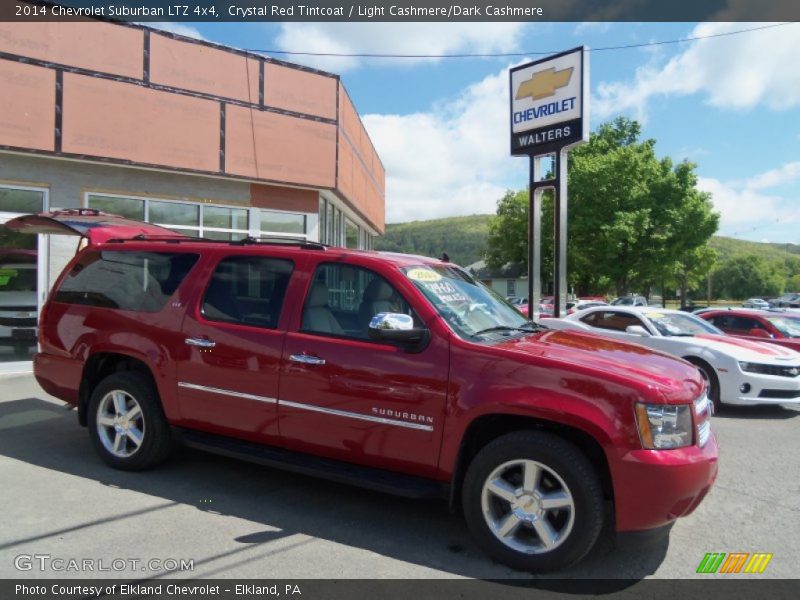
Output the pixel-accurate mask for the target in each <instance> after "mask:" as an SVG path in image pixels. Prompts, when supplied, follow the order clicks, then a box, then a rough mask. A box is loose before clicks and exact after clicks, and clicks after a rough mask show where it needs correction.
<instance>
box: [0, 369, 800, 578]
mask: <svg viewBox="0 0 800 600" xmlns="http://www.w3.org/2000/svg"><path fill="white" fill-rule="evenodd" d="M62 406H63V405H62V404H61V403H60V402H58V401H56V400H54V399H52V398H49V397H48V396H47V395H45V394H44V393H43V392H42V391H41V390H40V389H39V388H38V386H37V385H36V383H35V381H34V380H33V378H32V377H31V376H30V375H16V376H3V377H0V481H2V482H3V484H2V485H1V486H0V510H2V515H3V527H2V532H1V533H0V578H28V577H30V578H37V577H42V576H44V577H86V576H90V577H143V576H144V577H148V578H149V577H155V578H158V577H162V576H166V575H169V576H170V577H176V576H177V577H180V576H186V577H193V578H198V577H226V578H227V577H231V578H233V577H236V578H239V577H242V578H249V577H259V578H265V577H268V578H282V579H292V578H340V579H341V578H454V577H455V578H462V577H465V578H482V579H503V578H530V575H527V574H524V573H519V572H515V571H513V570H510V569H508V568H506V567H504V566H501V565H498V564H496V563H494V562H493V561H491V560H490V559H488V558H487V557H486V556H485V555H484V554H483V553H482V552H481V551H480V550H479V549H478V548H477V547H476V546H475V545H474V544H473V542H472V541H471V539H470V536H469V534H468V532H467V529H466V526H465V525H464V523H463V521H462V520H461V518H460V517H459V516H456V515H452V514H450V513H449V512H448V509H447V507H446V505H445V504H443V503H438V502H432V501H431V502H422V501H408V500H404V499H401V498H395V497H392V496H386V495H382V494H378V493H372V492H368V491H364V490H360V489H356V488H351V487H347V486H343V485H336V484H331V483H327V482H324V481H320V480H314V479H308V478H306V477H303V476H300V475H295V474H290V473H285V472H280V471H275V470H271V469H267V468H264V467H260V466H256V465H251V464H247V463H243V462H239V461H235V460H231V459H226V458H221V457H216V456H211V455H207V454H202V453H198V452H193V451H189V450H180V451H179V452H177V454H176V455H175V456H174V457H173V458H172V459H171V460H170V461H169V462H168V463H166V464H165V465H163V466H162V467H160V468H158V469H156V470H153V471H149V472H144V473H125V472H120V471H114V470H112V469H109V468H108V467H106V466H105V465H104V464H103V463H102V462H101V461H100V459H99V458H98V457H97V456H96V454H95V453H94V451H93V449H92V447H91V445H90V441H89V437H88V435H87V433H86V430H85V429H84V428H82V427H80V426H79V425H78V423H77V416H76V413H75V412H72V411H67V410H64V408H62ZM714 427H715V430H716V433H717V436H718V439H719V440H720V444H721V446H722V449H721V452H722V454H721V463H720V475H719V478H718V480H717V484H716V485H715V487H714V488H713V489H712V491H711V492H710V494H709V496H708V497H707V498H706V500H705V502H704V503H703V504H702V505H701V506H700V507H699V508H698V510H697V511H696V512H695V513H694V514H693V515H691V516H690V517H688V518H685V519H682V520H680V521H679V522H678V523H677V524H676V525H675V527H674V528H673V529H672V532H671V535H670V537H669V538H668V539H666V540H662V541H660V542H657V543H655V544H652V545H649V546H641V545H632V546H627V547H622V548H618V547H615V546H613V545H612V544H609V543H601V544H600V545H599V546H598V547H596V548H595V550H594V551H593V553H592V554H591V555H590V556H589V558H588V559H587V560H585V561H584V562H583V563H581V564H580V565H578V566H577V567H575V568H573V569H571V570H569V571H566V572H562V573H559V574H558V576H559V577H576V578H624V579H641V578H650V577H652V578H691V577H705V578H707V577H710V576H709V575H696V574H695V570H696V568H697V566H698V564H699V563H700V561H701V560H702V558H703V556H704V555H705V553H706V552H726V553H729V552H769V553H773V554H774V557H773V559H772V561H771V563H770V564H769V566H768V568H767V569H766V571H765V572H764V573H763V575H760V576H759V577H772V578H795V577H797V570H796V565H797V562H798V557H800V477H798V474H800V409H798V408H794V407H793V408H781V407H757V408H745V409H734V408H730V409H727V410H724V411H723V412H722V413H720V414H718V415H716V416H715V418H714ZM20 555H23V556H33V555H50V556H51V557H52V558H64V559H69V558H77V559H87V558H88V559H96V560H99V559H105V561H106V563H105V565H106V567H108V564H109V562H108V561H111V560H112V559H113V558H121V559H135V560H139V561H150V560H152V559H155V560H157V561H167V560H168V559H175V560H176V561H180V560H181V559H190V560H193V561H194V569H193V570H192V571H185V572H171V573H167V571H165V570H164V569H163V568H160V569H159V568H158V565H155V566H153V565H150V566H149V567H148V568H149V569H150V570H148V571H147V572H146V573H142V572H141V571H142V568H143V567H142V566H141V563H138V564H137V565H136V567H135V568H133V567H130V563H127V564H126V566H125V568H124V569H123V570H121V571H114V570H111V571H105V572H96V573H81V572H69V571H66V572H64V571H59V572H54V571H51V570H46V571H45V572H41V571H40V570H39V569H38V566H37V564H36V563H35V560H34V564H33V567H32V568H31V570H23V571H20V570H18V569H17V567H16V566H15V562H17V563H18V562H19V560H18V559H17V557H19V556H20ZM15 559H17V560H15ZM24 564H25V563H24V561H23V566H24ZM118 564H119V563H118ZM167 564H169V565H172V563H167Z"/></svg>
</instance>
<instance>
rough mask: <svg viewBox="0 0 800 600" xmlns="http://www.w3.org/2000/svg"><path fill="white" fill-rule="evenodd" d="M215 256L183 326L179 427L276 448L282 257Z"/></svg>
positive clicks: (284, 279)
mask: <svg viewBox="0 0 800 600" xmlns="http://www.w3.org/2000/svg"><path fill="white" fill-rule="evenodd" d="M245 252H246V251H243V253H242V254H231V253H219V255H218V256H217V257H215V258H212V259H211V260H209V264H208V265H207V268H206V270H205V272H204V274H203V283H202V284H201V287H200V288H199V289H198V290H196V292H195V295H194V300H193V303H194V304H193V305H191V306H189V307H187V308H188V310H187V312H186V317H185V319H184V322H183V338H184V339H183V347H182V350H181V351H180V352H179V353H178V360H177V382H178V383H177V387H178V389H177V395H178V403H179V406H180V413H181V419H182V421H183V424H184V425H186V426H189V427H194V428H198V429H202V430H205V431H210V432H212V433H217V434H221V435H231V436H236V437H241V438H244V439H248V440H250V441H255V442H262V443H271V444H277V443H278V441H279V436H278V425H277V398H278V376H279V367H280V360H281V352H282V348H283V343H284V338H285V331H284V329H283V328H282V327H281V318H282V315H283V312H284V310H283V308H284V299H285V297H286V292H287V289H288V287H289V284H290V282H291V278H292V273H293V272H294V270H295V267H296V265H295V260H293V259H292V258H289V257H288V256H286V255H284V256H280V255H279V256H263V255H260V256H259V255H256V254H252V253H251V254H247V253H245Z"/></svg>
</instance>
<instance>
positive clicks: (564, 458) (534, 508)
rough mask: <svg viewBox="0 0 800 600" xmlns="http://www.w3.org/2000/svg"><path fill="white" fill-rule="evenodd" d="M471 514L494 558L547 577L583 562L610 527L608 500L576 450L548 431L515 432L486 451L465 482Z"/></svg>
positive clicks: (474, 529)
mask: <svg viewBox="0 0 800 600" xmlns="http://www.w3.org/2000/svg"><path fill="white" fill-rule="evenodd" d="M462 493H463V506H464V515H465V517H466V520H467V525H468V526H469V529H470V531H471V532H472V535H473V536H474V537H475V539H476V541H477V542H478V544H479V545H480V546H481V547H482V548H483V549H484V551H485V552H487V553H488V554H489V555H490V556H492V557H494V558H495V559H496V560H498V561H499V562H501V563H503V564H506V565H508V566H510V567H512V568H514V569H518V570H521V571H529V572H533V573H541V572H545V571H554V570H558V569H563V568H566V567H569V566H570V565H573V564H575V563H577V562H578V561H579V560H581V559H582V558H583V557H584V556H586V554H587V553H588V552H589V551H590V550H591V549H592V547H593V546H594V544H595V542H596V541H597V538H598V536H599V535H600V530H601V528H602V525H603V493H602V487H601V485H600V480H599V478H598V476H597V473H596V472H595V470H594V468H593V467H592V465H591V463H590V462H589V461H588V460H587V458H586V457H585V456H584V455H583V453H582V452H581V451H580V450H578V448H576V447H575V446H574V445H572V444H570V443H569V442H567V441H565V440H564V439H562V438H560V437H558V436H556V435H553V434H550V433H545V432H537V431H516V432H512V433H508V434H506V435H503V436H501V437H499V438H497V439H496V440H494V441H492V442H491V443H489V444H488V445H487V446H485V447H484V448H483V449H482V450H480V452H478V454H477V455H476V456H475V458H474V459H473V460H472V462H471V463H470V465H469V468H468V469H467V474H466V476H465V478H464V486H463V489H462Z"/></svg>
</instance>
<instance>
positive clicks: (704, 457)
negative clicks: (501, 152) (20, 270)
mask: <svg viewBox="0 0 800 600" xmlns="http://www.w3.org/2000/svg"><path fill="white" fill-rule="evenodd" d="M8 226H9V227H12V228H15V229H17V230H18V231H29V232H37V233H59V232H60V233H65V232H70V233H74V234H79V235H83V236H84V237H85V238H87V240H88V245H87V246H86V247H85V248H84V249H83V250H82V251H80V252H79V253H78V254H77V255H76V256H75V258H74V259H73V260H72V262H71V263H70V264H69V265H68V266H67V267H66V268H65V270H64V272H63V273H62V274H61V276H60V278H59V279H58V281H57V283H56V284H55V286H54V288H53V290H52V292H51V294H50V298H49V300H48V302H47V303H46V305H45V306H44V309H43V311H42V316H41V320H40V328H39V331H40V333H39V343H40V346H41V351H40V352H39V353H38V354H37V355H36V357H35V362H34V367H35V374H36V378H37V380H38V381H39V383H40V384H41V386H42V387H43V388H44V389H45V390H46V391H47V392H48V393H50V394H52V395H54V396H56V397H58V398H60V399H62V400H64V401H65V402H67V403H69V404H72V405H76V406H77V408H78V417H79V421H80V423H81V424H83V425H88V429H89V433H90V435H91V439H92V442H93V443H94V446H95V447H96V449H97V451H98V453H99V454H100V456H101V457H102V458H103V459H104V460H105V461H106V462H107V463H109V464H110V465H111V466H113V467H116V468H120V469H129V470H138V469H144V468H147V467H151V466H153V465H155V464H157V463H158V462H160V461H162V460H164V459H165V458H166V457H167V455H168V454H169V451H170V448H171V446H172V444H173V441H174V440H176V439H180V440H182V441H183V442H184V443H186V444H188V445H190V446H193V447H198V448H203V449H206V450H210V451H214V452H219V453H223V454H226V455H229V456H240V457H243V458H247V459H250V460H256V461H259V462H263V463H267V464H269V465H274V466H282V467H285V468H289V469H294V470H299V471H302V472H304V473H315V474H318V475H319V476H321V477H327V478H332V479H336V480H339V481H348V482H354V483H357V484H359V485H363V486H366V487H370V488H373V489H378V490H383V491H389V492H395V493H400V494H404V495H407V496H428V495H445V496H446V497H449V499H450V502H451V504H452V506H454V507H460V508H461V509H462V510H463V512H464V515H465V516H466V521H467V524H468V526H469V528H470V530H471V531H472V533H473V535H474V537H475V538H476V539H477V541H478V542H479V543H480V545H481V546H482V547H483V548H484V549H485V550H486V551H487V552H488V553H489V554H491V555H492V556H494V557H495V558H497V559H498V560H500V561H502V562H504V563H506V564H508V565H511V566H512V567H515V568H518V569H525V570H530V571H544V570H552V569H558V568H562V567H565V566H567V565H570V564H573V563H575V562H576V561H578V560H580V559H581V558H582V557H583V556H585V555H586V553H587V552H588V551H589V550H590V549H591V548H592V546H593V545H594V543H595V541H596V540H597V538H598V535H599V534H600V530H601V526H602V524H603V521H604V519H609V518H610V519H613V522H614V527H615V528H616V530H617V531H618V532H635V531H644V530H655V529H657V528H661V527H664V526H666V525H668V524H670V523H671V522H672V521H673V520H674V519H676V518H678V517H680V516H682V515H687V514H689V513H690V512H692V510H694V508H695V507H696V506H697V505H698V504H699V503H700V501H701V500H702V499H703V497H704V496H705V494H706V492H707V491H708V489H709V487H710V486H711V484H712V482H713V481H714V478H715V476H716V473H717V444H716V441H715V438H714V435H713V434H712V433H711V430H710V422H709V413H710V408H709V402H708V399H707V397H706V392H705V388H704V384H703V380H702V379H701V377H700V375H699V373H698V371H697V369H696V368H695V367H693V366H692V365H690V364H688V363H686V362H684V361H681V360H678V359H675V358H672V357H670V356H667V355H665V354H661V353H658V352H654V351H651V350H648V349H646V348H644V347H641V346H638V345H634V344H627V343H623V342H618V341H614V340H609V339H604V338H601V337H596V336H594V335H592V334H588V333H574V332H566V331H553V330H547V329H544V328H540V327H538V326H537V325H535V324H533V323H531V322H530V321H527V320H526V319H524V318H523V317H522V316H521V315H520V313H518V312H517V311H516V310H514V308H512V307H511V306H510V305H509V304H506V303H505V301H504V300H502V299H501V298H499V297H498V296H496V295H495V294H494V293H493V292H491V291H490V290H489V289H488V288H486V287H485V286H483V285H482V284H481V283H479V282H477V281H476V280H474V279H473V278H472V277H471V276H470V275H469V274H468V273H466V272H465V271H463V270H462V269H461V268H459V267H457V266H456V265H453V264H451V263H447V262H442V261H437V260H433V259H428V258H423V257H419V256H407V255H400V254H387V253H381V252H366V251H355V250H345V249H341V248H330V247H325V246H322V245H319V244H316V243H311V242H303V241H299V242H296V243H277V242H274V241H273V242H267V241H263V240H252V239H248V240H245V241H242V242H218V241H211V240H197V239H192V238H186V237H182V236H180V235H179V234H176V233H173V232H170V231H167V230H164V229H161V228H159V227H156V226H153V225H148V224H144V223H135V222H132V221H126V220H124V219H121V218H120V217H114V216H109V215H103V214H102V213H96V212H92V211H65V212H62V213H54V214H51V215H38V216H37V215H30V216H26V217H19V218H18V219H16V220H15V221H11V222H9V224H8ZM264 476H265V477H268V476H269V474H268V473H267V472H265V474H264Z"/></svg>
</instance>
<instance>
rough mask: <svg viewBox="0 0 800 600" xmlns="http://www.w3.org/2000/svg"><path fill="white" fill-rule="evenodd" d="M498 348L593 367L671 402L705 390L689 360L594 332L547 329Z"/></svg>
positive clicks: (692, 397)
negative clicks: (653, 391)
mask: <svg viewBox="0 0 800 600" xmlns="http://www.w3.org/2000/svg"><path fill="white" fill-rule="evenodd" d="M495 348H499V349H501V350H503V351H505V352H507V353H508V354H509V355H513V356H515V357H518V358H524V357H530V356H536V357H540V358H544V359H550V360H553V361H558V362H560V363H562V364H564V365H573V366H576V367H582V368H586V369H589V370H592V371H593V372H594V373H595V374H596V375H597V376H600V377H612V378H615V379H617V380H622V381H625V382H629V383H630V382H635V383H636V384H638V385H639V386H641V387H647V388H650V389H653V388H655V389H657V390H658V392H659V393H660V394H661V396H662V397H663V399H664V400H666V401H668V402H669V401H672V402H687V401H691V400H693V399H695V398H697V396H699V395H700V393H701V392H702V389H703V380H702V378H701V377H700V374H699V373H698V371H697V369H696V368H695V367H694V366H692V365H690V364H689V363H687V362H685V361H683V360H681V359H678V358H675V357H674V356H671V355H669V354H666V353H663V352H658V351H655V350H650V349H649V348H645V347H644V346H640V345H638V344H632V343H628V342H623V341H618V340H614V339H611V338H607V337H603V336H598V335H594V334H591V333H584V332H580V331H556V330H548V331H544V332H540V333H535V334H533V335H529V336H525V337H522V338H517V339H510V340H508V341H505V342H501V343H500V344H498V345H497V346H495Z"/></svg>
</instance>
